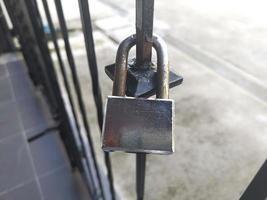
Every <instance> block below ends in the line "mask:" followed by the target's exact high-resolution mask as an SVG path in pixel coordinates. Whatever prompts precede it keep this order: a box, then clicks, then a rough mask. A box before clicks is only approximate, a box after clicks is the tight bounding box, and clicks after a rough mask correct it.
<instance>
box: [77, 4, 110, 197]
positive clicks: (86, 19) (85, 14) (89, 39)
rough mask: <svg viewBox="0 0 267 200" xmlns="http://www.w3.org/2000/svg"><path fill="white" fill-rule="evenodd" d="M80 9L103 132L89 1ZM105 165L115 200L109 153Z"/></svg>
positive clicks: (80, 6)
mask: <svg viewBox="0 0 267 200" xmlns="http://www.w3.org/2000/svg"><path fill="white" fill-rule="evenodd" d="M78 2H79V9H80V17H81V21H82V28H83V35H84V40H85V48H86V55H87V61H88V64H89V69H90V74H91V79H92V87H93V94H94V101H95V104H96V108H97V116H98V125H99V128H100V130H101V131H102V126H103V102H102V96H101V88H100V85H99V80H98V70H97V61H96V55H95V46H94V38H93V29H92V24H91V16H90V10H89V3H88V0H78ZM104 157H105V164H106V168H107V174H108V180H109V186H110V193H111V197H112V199H113V200H115V191H114V185H113V175H112V168H111V160H110V155H109V153H107V152H104Z"/></svg>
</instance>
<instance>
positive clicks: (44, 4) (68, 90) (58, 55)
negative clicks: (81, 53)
mask: <svg viewBox="0 0 267 200" xmlns="http://www.w3.org/2000/svg"><path fill="white" fill-rule="evenodd" d="M42 3H43V7H44V11H45V15H46V19H47V22H48V25H49V29H50V33H51V36H52V40H53V44H54V47H55V50H56V54H57V58H58V63H59V67H60V71H61V73H62V76H63V81H64V85H65V88H66V91H67V94H68V98H69V101H70V105H71V110H72V112H73V116H74V120H75V123H76V127H77V129H78V130H80V127H79V124H78V119H77V113H76V111H75V109H74V103H73V98H72V95H71V91H70V86H69V82H68V78H67V74H66V70H65V66H64V63H63V60H62V57H61V54H60V50H59V46H58V42H57V35H56V31H55V27H54V24H53V21H52V18H51V14H50V11H49V7H48V4H47V1H46V0H42Z"/></svg>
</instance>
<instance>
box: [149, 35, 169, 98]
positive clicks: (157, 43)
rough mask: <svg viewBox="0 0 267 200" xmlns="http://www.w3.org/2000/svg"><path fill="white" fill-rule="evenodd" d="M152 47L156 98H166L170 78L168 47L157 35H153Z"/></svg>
mask: <svg viewBox="0 0 267 200" xmlns="http://www.w3.org/2000/svg"><path fill="white" fill-rule="evenodd" d="M153 47H154V49H155V50H156V52H157V79H156V81H157V83H156V98H158V99H168V98H169V79H170V74H169V73H170V69H169V68H170V66H169V58H168V48H167V45H166V43H165V42H164V40H163V39H162V38H161V37H159V36H153Z"/></svg>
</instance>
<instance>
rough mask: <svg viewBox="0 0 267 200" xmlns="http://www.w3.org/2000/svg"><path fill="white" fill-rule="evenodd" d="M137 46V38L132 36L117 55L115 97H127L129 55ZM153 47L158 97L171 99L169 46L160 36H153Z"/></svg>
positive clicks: (119, 49) (121, 45) (122, 45)
mask: <svg viewBox="0 0 267 200" xmlns="http://www.w3.org/2000/svg"><path fill="white" fill-rule="evenodd" d="M135 44H136V36H135V35H131V36H129V37H128V38H126V39H125V40H123V41H122V42H121V43H120V45H119V48H118V51H117V55H116V66H115V77H114V83H113V91H112V95H113V96H125V92H126V80H127V66H128V54H129V51H130V49H131V48H132V47H133V46H134V45H135ZM153 47H154V49H155V50H156V52H157V75H156V76H157V78H156V85H157V86H156V97H157V98H159V99H168V98H169V60H168V50H167V45H166V43H165V42H164V40H163V39H162V38H161V37H159V36H153Z"/></svg>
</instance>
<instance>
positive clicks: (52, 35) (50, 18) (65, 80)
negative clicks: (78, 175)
mask: <svg viewBox="0 0 267 200" xmlns="http://www.w3.org/2000/svg"><path fill="white" fill-rule="evenodd" d="M42 3H43V7H44V11H45V15H46V18H47V22H48V25H49V29H50V33H51V37H52V41H53V44H54V47H55V50H56V54H57V58H58V62H59V67H60V71H61V73H62V76H63V81H64V86H65V89H66V91H67V95H68V99H69V102H70V106H71V111H72V113H73V117H74V121H75V126H76V128H77V131H78V137H79V139H80V140H81V148H82V149H81V150H82V152H83V155H85V147H84V145H83V142H82V136H81V132H80V125H79V122H78V118H77V112H76V110H75V107H74V101H73V98H72V94H71V91H70V86H69V82H68V78H67V74H66V70H65V66H64V63H63V60H62V57H61V53H60V49H59V45H58V42H57V34H56V30H55V27H54V24H53V20H52V17H51V14H50V10H49V7H48V4H47V1H46V0H42ZM83 155H81V156H83ZM81 159H82V158H81ZM85 164H86V168H89V167H90V164H89V162H88V159H85ZM88 173H89V174H88V176H89V178H90V179H91V180H90V181H91V182H93V175H92V172H91V171H90V170H88ZM87 183H88V184H89V182H88V180H87ZM88 189H89V193H90V194H91V195H93V194H92V193H93V192H92V189H91V186H90V185H88Z"/></svg>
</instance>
